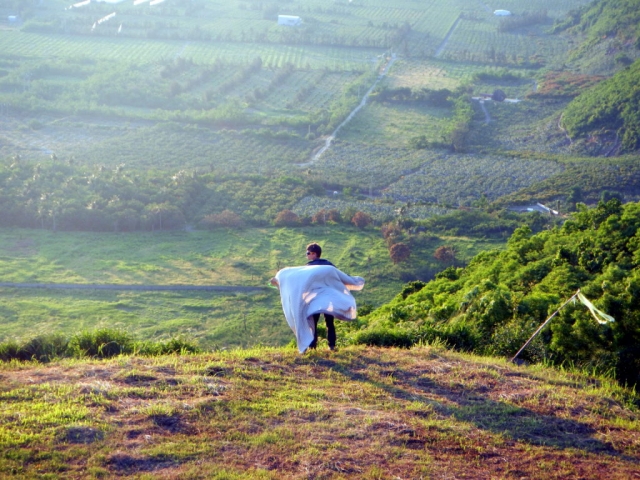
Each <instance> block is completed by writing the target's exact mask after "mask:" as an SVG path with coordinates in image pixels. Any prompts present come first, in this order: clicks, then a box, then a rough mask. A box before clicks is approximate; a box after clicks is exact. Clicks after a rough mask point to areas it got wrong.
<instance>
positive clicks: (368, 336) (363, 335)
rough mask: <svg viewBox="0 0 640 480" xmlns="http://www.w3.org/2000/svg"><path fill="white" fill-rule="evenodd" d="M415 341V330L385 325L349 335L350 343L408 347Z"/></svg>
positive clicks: (416, 339) (416, 338)
mask: <svg viewBox="0 0 640 480" xmlns="http://www.w3.org/2000/svg"><path fill="white" fill-rule="evenodd" d="M417 341H418V337H417V336H416V335H415V332H411V331H407V330H400V329H398V328H391V327H387V326H377V327H374V328H369V329H365V330H360V331H358V332H357V333H356V334H355V335H353V336H352V337H351V342H350V343H352V344H354V345H369V346H376V347H400V348H409V347H411V346H412V345H414V344H416V343H417Z"/></svg>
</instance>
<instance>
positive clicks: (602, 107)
mask: <svg viewBox="0 0 640 480" xmlns="http://www.w3.org/2000/svg"><path fill="white" fill-rule="evenodd" d="M639 76H640V61H636V62H635V63H634V64H633V65H631V66H630V67H628V68H625V69H624V70H622V71H620V72H618V73H617V74H616V75H615V76H614V77H612V78H611V79H609V80H605V81H603V82H601V83H599V84H598V85H597V86H595V87H593V88H591V89H589V90H587V91H585V92H584V93H582V94H581V95H579V96H578V97H576V98H575V99H574V100H573V101H572V102H571V103H570V104H569V105H568V106H567V108H566V109H565V111H564V115H563V118H562V124H563V126H564V127H565V128H566V129H567V132H568V133H569V135H570V136H571V137H573V138H575V137H584V136H587V135H589V134H591V133H594V132H598V131H601V130H608V131H613V132H616V134H617V136H619V138H620V141H621V144H622V150H623V151H635V150H638V148H640V92H639V91H638V89H637V85H638V77H639Z"/></svg>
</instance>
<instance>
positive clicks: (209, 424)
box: [0, 347, 640, 479]
mask: <svg viewBox="0 0 640 480" xmlns="http://www.w3.org/2000/svg"><path fill="white" fill-rule="evenodd" d="M0 368H1V369H0V378H1V380H2V381H1V382H0V385H1V386H0V398H1V399H2V402H1V403H0V405H1V407H0V408H1V411H2V415H1V416H0V419H1V420H0V421H1V422H2V423H1V424H0V452H1V453H0V476H2V477H7V476H12V478H34V477H37V476H48V477H55V478H75V479H79V478H113V477H125V478H168V479H172V478H180V479H198V478H208V479H211V478H215V479H222V478H225V479H239V478H263V479H283V478H291V479H297V478H300V479H302V478H326V479H328V478H359V479H361V478H370V479H373V478H549V479H551V478H557V479H560V478H562V479H571V478H583V479H585V478H593V479H596V478H605V477H606V478H609V479H629V478H636V477H637V474H638V471H639V468H640V427H639V423H638V409H637V407H634V406H633V402H634V401H637V400H638V399H637V397H635V398H634V397H633V396H632V395H631V393H630V392H628V391H625V390H623V389H621V388H619V387H616V386H615V385H613V384H611V383H609V382H608V381H605V380H603V379H598V378H588V377H586V376H583V375H579V374H571V373H566V372H565V373H559V372H556V371H553V370H550V369H543V368H533V367H532V368H524V367H518V366H514V365H512V364H507V363H505V362H504V361H502V360H498V359H487V358H483V359H479V358H474V357H470V356H465V355H461V354H455V353H451V352H448V351H446V350H441V349H439V348H435V347H422V348H414V349H411V350H398V349H378V348H363V347H349V348H345V349H342V350H340V351H338V352H332V353H329V352H325V351H318V352H316V353H312V354H310V355H305V356H300V355H298V354H297V353H296V352H295V351H294V350H293V349H263V350H237V351H231V352H220V353H214V354H208V355H202V356H168V357H155V358H140V357H121V358H118V359H114V360H110V361H82V362H78V361H74V362H66V361H65V362H54V363H51V364H48V365H33V364H31V365H30V364H21V365H18V364H11V365H8V364H3V365H2V366H1V367H0Z"/></svg>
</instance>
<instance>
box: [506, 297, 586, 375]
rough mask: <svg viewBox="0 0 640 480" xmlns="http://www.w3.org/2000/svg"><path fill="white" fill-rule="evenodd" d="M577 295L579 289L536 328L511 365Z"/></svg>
mask: <svg viewBox="0 0 640 480" xmlns="http://www.w3.org/2000/svg"><path fill="white" fill-rule="evenodd" d="M579 293H580V289H578V291H577V292H576V293H574V294H573V295H571V298H569V300H567V301H566V302H564V303H563V304H562V305H561V306H560V308H558V309H557V310H556V311H555V312H553V314H552V315H551V316H550V317H549V318H547V319H546V320H545V321H544V323H543V324H542V325H540V326H539V327H538V329H537V330H536V331H535V332H534V333H533V335H531V337H530V338H529V340H527V342H526V343H525V344H524V345H523V346H522V348H521V349H520V350H518V352H517V353H516V354H515V355H514V356H513V358H512V359H511V363H513V362H515V360H516V357H517V356H518V355H520V354H521V353H522V351H523V350H524V349H525V348H527V345H529V344H530V343H531V340H533V339H534V338H535V336H536V335H538V333H540V331H541V330H542V329H543V328H544V327H545V326H546V325H547V324H548V323H549V322H550V321H551V319H552V318H553V317H555V316H556V314H557V313H558V312H559V311H560V310H562V308H563V307H564V306H565V305H566V304H567V303H569V302H570V301H571V300H573V299H574V298H575V297H577V296H578V294H579Z"/></svg>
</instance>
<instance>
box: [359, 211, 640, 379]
mask: <svg viewBox="0 0 640 480" xmlns="http://www.w3.org/2000/svg"><path fill="white" fill-rule="evenodd" d="M639 227H640V204H638V203H629V204H626V205H622V204H621V203H620V201H619V200H618V199H613V200H610V201H609V202H607V203H604V202H600V203H599V204H598V206H597V207H596V208H593V209H588V208H587V207H586V206H584V205H583V204H579V205H578V212H576V213H575V214H574V215H573V216H572V217H571V219H569V220H567V221H566V222H565V223H564V225H563V226H562V227H557V228H554V229H552V230H545V231H542V232H540V233H538V234H532V232H531V230H530V229H529V228H528V227H521V228H519V229H517V230H516V231H515V232H514V234H513V235H512V236H511V237H510V238H509V240H508V244H507V248H506V250H504V251H499V250H495V251H487V252H484V253H481V254H479V255H477V256H476V257H475V258H474V259H473V260H472V261H471V262H470V264H469V265H468V266H467V267H465V268H455V267H449V268H447V269H446V270H444V271H442V272H441V273H439V274H438V275H436V279H435V280H433V281H431V282H429V283H427V284H424V283H422V282H414V283H409V284H407V285H406V287H405V289H404V291H403V292H401V293H400V294H399V295H398V296H397V297H396V298H395V299H394V300H393V301H391V302H390V303H389V304H387V305H384V306H382V307H381V308H379V309H377V310H375V311H374V312H372V313H371V314H370V315H369V316H367V317H365V318H364V319H363V320H361V323H360V324H359V325H357V326H356V327H354V328H355V331H354V332H352V333H351V335H352V339H353V341H355V342H356V343H368V344H378V345H400V346H409V345H412V344H415V343H418V342H420V341H432V340H434V339H437V338H439V339H441V340H444V341H445V342H447V343H448V344H449V345H451V346H452V347H455V348H458V349H461V350H470V351H474V352H477V353H483V354H493V355H503V356H509V357H511V356H513V355H514V354H515V353H516V352H517V351H518V349H519V348H520V347H521V346H522V345H523V344H524V343H525V341H526V340H527V339H528V338H529V336H530V335H531V334H532V333H533V332H534V331H535V330H536V329H537V327H538V326H539V325H540V324H541V323H542V322H543V321H544V320H545V319H546V318H547V317H548V316H549V315H551V314H552V313H553V312H554V311H555V310H556V309H558V308H559V307H560V306H561V304H562V303H564V301H565V300H567V299H568V298H570V297H571V296H572V295H573V294H574V293H575V292H576V291H577V290H578V289H580V290H581V292H582V293H583V294H584V295H585V296H586V297H587V298H588V299H590V300H592V301H593V302H594V304H595V305H596V306H597V307H598V308H600V309H601V310H603V311H605V312H607V313H608V314H610V315H612V316H613V317H614V318H615V322H614V323H608V324H606V325H600V324H599V323H597V322H596V321H595V320H594V319H593V318H592V317H591V315H590V313H589V311H588V310H587V309H586V308H584V306H582V305H581V304H579V303H578V304H576V303H572V304H569V305H567V306H566V307H565V308H563V309H562V310H561V311H560V313H559V314H558V315H557V317H556V318H555V319H554V320H553V321H552V322H551V324H550V327H549V328H547V329H546V330H544V331H543V332H542V334H541V335H540V336H538V337H537V338H536V339H535V340H534V342H533V343H532V344H531V345H530V346H529V347H528V348H527V349H526V350H525V351H524V352H523V353H522V354H521V357H522V358H523V359H525V360H529V361H542V360H544V361H548V362H551V363H555V364H570V365H579V366H582V367H589V368H593V369H595V370H599V371H603V372H610V373H614V374H615V375H616V377H617V378H618V379H619V380H620V381H621V382H623V383H628V384H638V382H640V347H639V345H640V309H639V307H640V303H639V302H640V233H639V230H638V229H639Z"/></svg>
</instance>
